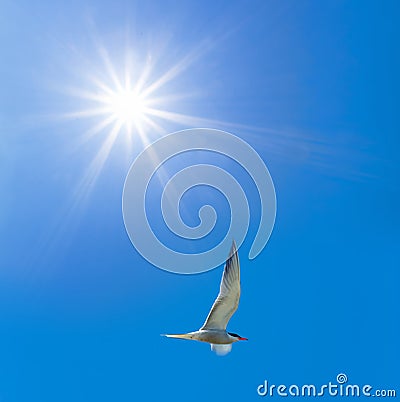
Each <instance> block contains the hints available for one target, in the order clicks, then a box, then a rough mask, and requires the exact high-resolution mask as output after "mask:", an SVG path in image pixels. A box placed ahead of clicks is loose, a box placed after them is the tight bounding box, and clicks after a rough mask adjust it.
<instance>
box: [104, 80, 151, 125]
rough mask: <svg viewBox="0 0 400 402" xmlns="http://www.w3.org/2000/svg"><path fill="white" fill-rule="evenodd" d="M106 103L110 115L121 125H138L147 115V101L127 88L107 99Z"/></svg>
mask: <svg viewBox="0 0 400 402" xmlns="http://www.w3.org/2000/svg"><path fill="white" fill-rule="evenodd" d="M104 103H105V104H106V105H107V106H108V107H109V113H110V114H111V116H113V117H114V119H115V120H116V122H117V123H118V124H120V125H124V124H125V125H126V126H128V127H131V126H132V124H136V125H138V124H139V123H140V122H141V121H142V120H143V118H144V116H145V114H146V99H145V97H144V96H143V95H142V94H140V93H139V92H137V91H135V90H134V89H130V88H125V89H122V90H120V91H116V92H114V93H112V94H110V96H108V97H105V99H104Z"/></svg>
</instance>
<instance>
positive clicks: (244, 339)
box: [239, 336, 248, 341]
mask: <svg viewBox="0 0 400 402" xmlns="http://www.w3.org/2000/svg"><path fill="white" fill-rule="evenodd" d="M239 341H248V339H247V338H242V337H240V336H239Z"/></svg>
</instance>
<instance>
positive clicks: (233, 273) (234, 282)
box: [200, 242, 240, 330]
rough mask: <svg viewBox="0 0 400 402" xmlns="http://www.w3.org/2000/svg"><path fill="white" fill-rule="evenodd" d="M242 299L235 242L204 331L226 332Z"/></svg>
mask: <svg viewBox="0 0 400 402" xmlns="http://www.w3.org/2000/svg"><path fill="white" fill-rule="evenodd" d="M239 299H240V265H239V256H238V252H237V248H236V244H235V242H233V243H232V248H231V251H230V253H229V258H228V260H227V261H226V263H225V268H224V273H223V275H222V280H221V286H220V289H219V294H218V296H217V298H216V299H215V302H214V304H213V306H212V307H211V310H210V312H209V313H208V317H207V319H206V321H205V323H204V325H203V326H202V327H201V328H200V329H201V330H202V329H220V330H225V329H226V326H227V324H228V322H229V320H230V318H231V317H232V315H233V314H234V313H235V311H236V310H237V308H238V305H239Z"/></svg>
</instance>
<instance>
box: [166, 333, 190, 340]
mask: <svg viewBox="0 0 400 402" xmlns="http://www.w3.org/2000/svg"><path fill="white" fill-rule="evenodd" d="M161 336H166V337H167V338H177V339H193V335H192V334H161Z"/></svg>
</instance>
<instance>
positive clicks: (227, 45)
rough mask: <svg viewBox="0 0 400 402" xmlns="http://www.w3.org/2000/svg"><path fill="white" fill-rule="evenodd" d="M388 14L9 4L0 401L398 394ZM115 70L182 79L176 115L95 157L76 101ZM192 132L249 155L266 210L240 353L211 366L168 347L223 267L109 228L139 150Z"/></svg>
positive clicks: (0, 120) (393, 76)
mask: <svg viewBox="0 0 400 402" xmlns="http://www.w3.org/2000/svg"><path fill="white" fill-rule="evenodd" d="M398 15H399V6H398V4H397V2H395V1H386V2H374V1H362V2H361V1H351V2H345V1H325V2H317V1H304V2H297V1H279V2H272V1H271V2H270V1H268V2H252V3H251V4H250V5H249V4H246V3H245V2H234V3H232V2H216V1H212V2H202V3H201V4H200V3H197V2H196V3H195V2H186V3H185V4H181V3H180V2H175V1H153V2H151V3H148V4H146V3H145V2H126V1H113V2H108V1H93V2H91V1H69V2H47V1H42V2H40V4H33V3H32V2H28V1H19V2H12V1H4V2H3V3H2V12H1V15H0V43H1V49H2V63H1V64H0V80H1V88H2V89H1V95H0V128H1V139H0V185H1V188H2V196H1V198H0V241H1V253H0V401H1V402H3V401H4V402H9V401H10V402H13V401H18V402H20V401H21V402H22V401H40V402H46V401H52V402H53V401H60V402H62V401H71V400H74V401H77V402H78V401H92V400H93V401H94V400H96V401H111V400H113V401H137V400H149V401H152V400H165V401H169V400H174V401H200V400H204V398H205V396H207V395H212V396H213V397H212V398H211V399H210V400H230V401H244V400H246V401H250V400H256V399H258V398H259V397H258V396H257V393H256V388H257V385H258V384H260V383H261V382H263V381H264V379H268V380H269V381H270V382H273V383H276V384H279V383H284V384H303V383H315V384H324V383H327V382H328V381H331V380H334V379H335V378H336V375H337V374H338V373H339V372H344V373H346V374H347V376H348V377H349V380H350V381H351V382H352V383H359V384H365V383H369V384H371V385H373V386H374V388H395V387H396V386H397V387H398V373H399V361H400V350H399V342H398V339H399V335H400V333H399V329H400V326H399V320H398V318H399V306H400V300H399V292H398V284H399V271H398V270H399V258H398V244H399V240H400V239H399V233H398V228H399V224H400V215H399V212H398V205H400V192H399V173H400V171H399V162H398V146H399V145H400V144H399V120H398V115H397V113H396V112H397V104H398V93H399V77H398V71H400V65H399V64H400V63H399V55H398V51H397V48H398V38H399V27H398V24H397V22H398ZM101 49H103V50H101ZM104 49H106V51H107V53H106V54H107V56H105V53H104ZM127 53H129V54H130V55H131V56H132V59H133V65H135V66H137V69H138V70H139V71H140V69H143V68H145V67H144V66H145V65H146V62H150V63H152V64H153V65H154V68H153V70H152V71H151V72H150V73H149V74H150V80H152V81H156V80H157V78H159V77H161V76H163V74H164V73H165V72H166V71H175V75H174V76H173V77H172V78H171V79H168V80H166V82H165V83H164V85H162V86H160V87H159V88H158V89H157V91H155V95H157V96H158V97H160V98H163V99H164V100H163V101H162V105H161V106H162V107H163V109H164V110H167V111H169V112H170V113H176V114H180V117H179V118H176V115H174V116H175V117H174V118H172V117H173V116H172V115H169V117H170V118H169V119H167V118H158V119H157V124H158V126H159V128H160V129H162V132H161V131H160V132H159V131H157V130H155V129H153V130H147V131H146V135H145V136H142V137H140V136H138V134H137V132H136V131H135V130H133V132H132V135H131V136H129V135H128V133H127V130H126V128H124V127H123V128H122V129H121V131H120V133H119V134H118V135H117V136H116V139H115V141H114V143H113V146H112V147H110V149H107V147H106V145H104V144H107V139H108V138H110V137H109V136H110V129H111V127H112V126H108V127H106V128H104V129H103V130H97V131H96V130H94V129H93V127H96V125H98V124H99V123H100V122H101V121H102V119H104V118H105V116H102V115H90V116H86V115H85V116H83V115H82V113H80V114H79V112H82V111H87V110H89V109H91V108H92V107H93V101H90V100H88V99H85V98H84V97H83V92H85V91H89V92H90V91H92V92H91V93H93V91H94V90H95V89H94V88H95V87H94V86H93V85H94V84H93V81H91V78H93V77H96V78H97V79H98V80H100V82H103V83H106V84H107V85H109V86H112V79H111V78H110V69H107V63H106V61H107V60H108V61H109V62H110V63H111V64H112V66H113V68H114V69H115V71H117V73H118V74H120V73H121V72H123V71H124V68H125V66H126V54H127ZM173 66H178V67H177V68H176V69H175V70H171V68H172V67H173ZM135 71H136V70H135ZM155 95H154V96H155ZM177 95H179V96H177ZM181 95H183V96H181ZM182 115H185V117H183V116H182ZM205 125H207V126H208V127H210V128H218V129H223V130H227V131H230V132H232V133H234V134H236V135H238V136H239V137H241V138H242V139H244V140H245V141H247V142H248V143H249V144H250V145H252V146H253V147H254V148H255V149H256V150H257V152H258V153H259V154H260V156H261V157H262V158H263V160H264V161H265V163H266V164H267V166H268V168H269V170H270V173H271V176H272V178H273V180H274V184H275V188H276V194H277V202H278V212H277V219H276V224H275V228H274V231H273V234H272V236H271V239H270V241H269V243H268V244H267V246H266V248H265V249H264V251H263V252H262V254H261V255H260V256H258V257H257V258H256V259H255V260H252V261H250V260H248V259H247V257H246V256H247V254H248V251H249V248H250V246H251V235H252V231H251V230H250V233H249V239H246V241H245V242H244V244H243V246H242V248H241V249H240V258H241V265H242V274H241V275H242V299H241V304H240V307H239V310H238V312H237V313H236V315H235V316H234V317H233V318H232V320H231V322H230V324H229V329H230V330H231V331H232V332H236V333H239V334H240V335H241V336H244V337H247V338H249V341H248V342H241V343H240V344H236V345H234V347H233V351H232V353H231V354H229V355H228V356H226V357H224V358H218V357H216V356H215V355H214V354H213V353H211V351H210V350H209V347H208V346H207V345H203V344H198V343H194V342H193V343H192V342H183V341H182V342H180V341H178V340H177V341H175V340H170V339H165V338H162V337H160V336H159V334H160V333H165V332H181V331H189V330H194V329H196V328H198V327H199V326H200V325H201V324H202V322H203V320H204V318H205V316H206V314H207V312H208V309H209V307H210V306H211V303H212V302H213V300H214V297H215V296H216V293H217V290H218V283H219V280H220V276H221V268H219V269H216V270H213V271H211V272H208V273H203V274H199V275H189V276H183V275H175V274H170V273H167V272H164V271H162V270H159V269H157V268H155V267H152V266H151V265H150V264H149V263H147V262H146V261H145V260H144V259H143V258H142V257H141V256H140V255H139V254H138V253H137V252H136V251H135V249H134V247H133V246H132V245H131V243H130V241H129V239H128V237H127V235H126V232H125V228H124V224H123V219H122V212H121V196H122V187H123V183H124V179H125V176H126V174H127V171H128V169H129V166H130V164H131V163H132V161H133V160H134V158H135V157H136V156H137V155H138V154H139V153H140V152H141V151H142V150H143V148H144V146H145V144H146V143H150V142H152V141H154V140H155V139H157V138H159V137H160V136H161V135H165V134H166V133H168V132H173V131H176V130H180V129H185V128H192V127H198V126H205ZM90 133H92V135H91V136H90ZM129 138H130V141H129ZM104 147H105V148H104ZM102 149H103V153H102V151H101V150H102ZM105 149H106V150H107V151H109V152H104V150H105ZM99 155H100V156H99ZM100 162H101V163H100ZM254 216H257V212H255V215H254ZM187 219H189V220H190V217H187ZM221 228H222V229H223V228H224V224H222V226H221ZM222 229H221V230H222ZM217 237H218V236H217ZM177 247H178V245H177ZM398 392H400V389H398ZM221 398H224V399H221Z"/></svg>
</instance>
